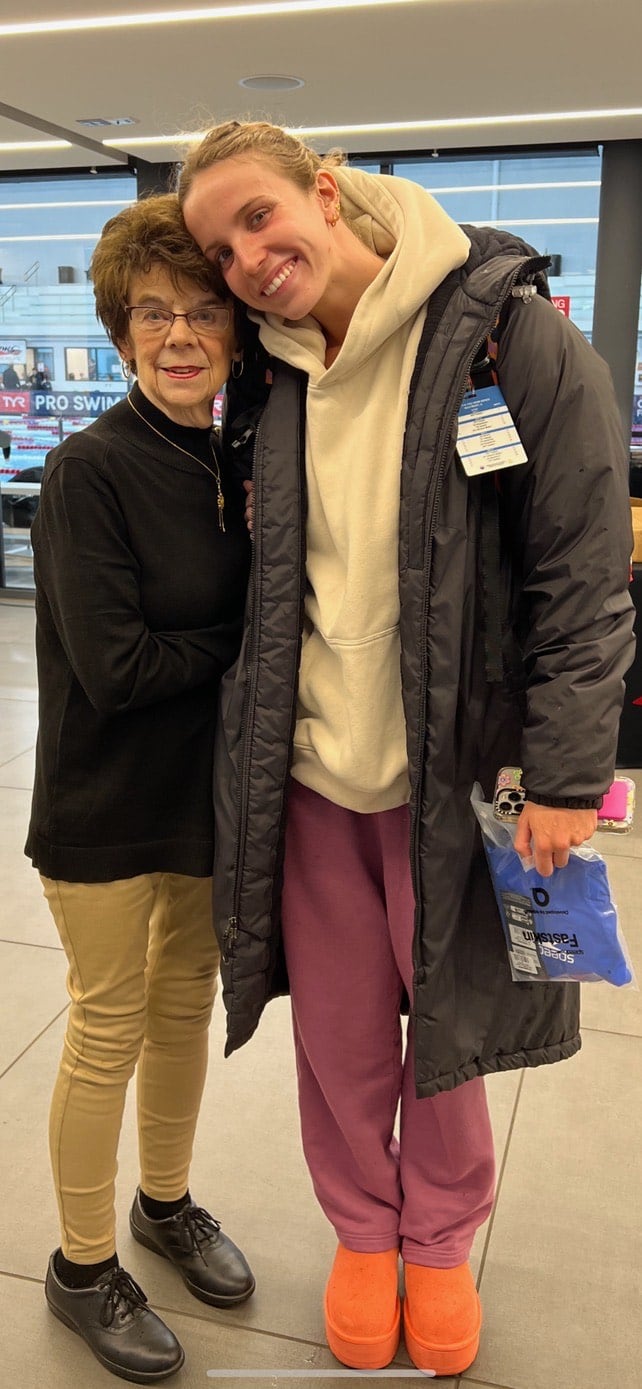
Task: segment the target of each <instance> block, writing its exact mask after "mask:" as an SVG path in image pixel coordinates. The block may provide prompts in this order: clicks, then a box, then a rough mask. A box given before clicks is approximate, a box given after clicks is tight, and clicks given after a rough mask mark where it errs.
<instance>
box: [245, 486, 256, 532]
mask: <svg viewBox="0 0 642 1389" xmlns="http://www.w3.org/2000/svg"><path fill="white" fill-rule="evenodd" d="M243 486H244V488H245V492H246V497H247V500H246V502H245V524H246V526H247V528H248V530H249V532H250V535H251V534H252V532H253V530H254V483H253V482H244V483H243Z"/></svg>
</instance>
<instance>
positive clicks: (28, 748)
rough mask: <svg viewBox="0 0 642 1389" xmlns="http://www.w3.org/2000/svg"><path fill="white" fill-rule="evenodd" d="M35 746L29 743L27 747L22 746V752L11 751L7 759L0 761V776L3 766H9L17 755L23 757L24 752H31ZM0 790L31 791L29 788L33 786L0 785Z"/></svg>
mask: <svg viewBox="0 0 642 1389" xmlns="http://www.w3.org/2000/svg"><path fill="white" fill-rule="evenodd" d="M35 746H36V744H35V743H30V744H29V747H26V748H23V749H22V752H14V753H12V755H11V757H10V758H8V760H7V761H6V762H0V776H2V773H3V771H4V769H5V767H10V766H11V763H12V762H15V761H16V760H17V758H18V757H24V755H25V753H26V752H33V749H34V748H35ZM2 790H3V791H31V790H33V787H31V786H3V787H2Z"/></svg>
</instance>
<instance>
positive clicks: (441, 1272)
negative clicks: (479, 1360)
mask: <svg viewBox="0 0 642 1389" xmlns="http://www.w3.org/2000/svg"><path fill="white" fill-rule="evenodd" d="M404 1270H405V1279H406V1296H405V1301H404V1313H403V1316H404V1333H405V1337H406V1349H407V1351H408V1354H409V1356H410V1359H411V1360H412V1362H413V1365H416V1366H417V1369H418V1370H424V1371H431V1370H432V1373H433V1374H434V1375H459V1374H462V1372H463V1371H464V1370H467V1369H468V1367H469V1365H472V1363H473V1360H474V1359H475V1356H476V1354H477V1351H478V1350H479V1333H480V1331H481V1323H482V1313H481V1303H480V1301H479V1296H478V1293H477V1289H476V1287H475V1282H474V1279H473V1275H472V1273H471V1271H470V1265H469V1264H460V1265H459V1267H458V1268H423V1267H422V1266H421V1265H420V1264H404Z"/></svg>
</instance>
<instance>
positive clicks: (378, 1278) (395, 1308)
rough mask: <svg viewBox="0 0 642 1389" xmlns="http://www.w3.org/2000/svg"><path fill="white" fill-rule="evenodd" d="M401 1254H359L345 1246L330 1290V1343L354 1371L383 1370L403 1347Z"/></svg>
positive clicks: (327, 1303) (327, 1323)
mask: <svg viewBox="0 0 642 1389" xmlns="http://www.w3.org/2000/svg"><path fill="white" fill-rule="evenodd" d="M398 1257H399V1255H398V1250H397V1249H386V1250H385V1251H384V1252H383V1253H380V1254H361V1253H355V1252H354V1251H353V1250H351V1249H344V1247H343V1245H342V1244H340V1245H339V1247H338V1249H337V1252H336V1255H335V1260H334V1264H333V1266H332V1272H331V1274H330V1277H329V1279H328V1283H327V1287H326V1290H325V1300H324V1311H325V1330H326V1337H327V1341H328V1345H329V1347H330V1350H331V1351H332V1354H333V1355H336V1358H337V1360H340V1361H341V1363H342V1365H348V1366H349V1368H350V1369H352V1370H382V1369H383V1368H384V1367H385V1366H386V1365H389V1364H390V1361H391V1360H392V1358H393V1356H394V1355H395V1354H396V1351H397V1347H398V1345H399V1336H400V1330H401V1303H400V1300H399V1292H398V1286H397V1277H398Z"/></svg>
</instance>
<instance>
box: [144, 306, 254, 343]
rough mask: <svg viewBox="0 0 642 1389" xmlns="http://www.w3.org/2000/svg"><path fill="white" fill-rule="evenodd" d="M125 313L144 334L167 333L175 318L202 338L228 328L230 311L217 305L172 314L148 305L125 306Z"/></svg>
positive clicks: (169, 310)
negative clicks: (183, 322) (186, 323)
mask: <svg viewBox="0 0 642 1389" xmlns="http://www.w3.org/2000/svg"><path fill="white" fill-rule="evenodd" d="M125 311H126V313H128V314H129V317H130V319H131V322H132V323H135V324H136V327H137V328H140V329H141V330H142V332H144V333H150V334H151V333H158V334H160V333H167V332H168V331H169V329H170V328H171V327H173V324H174V320H175V319H176V318H184V319H186V320H187V322H188V323H189V326H190V328H191V329H192V332H194V333H198V334H199V335H200V334H201V333H202V334H203V336H208V335H215V334H217V333H224V332H225V330H226V328H229V326H230V310H229V309H224V308H222V307H221V306H220V305H219V304H207V305H205V306H204V307H203V308H202V309H190V311H189V313H172V311H171V309H157V308H152V306H151V305H149V304H126V305H125Z"/></svg>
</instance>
